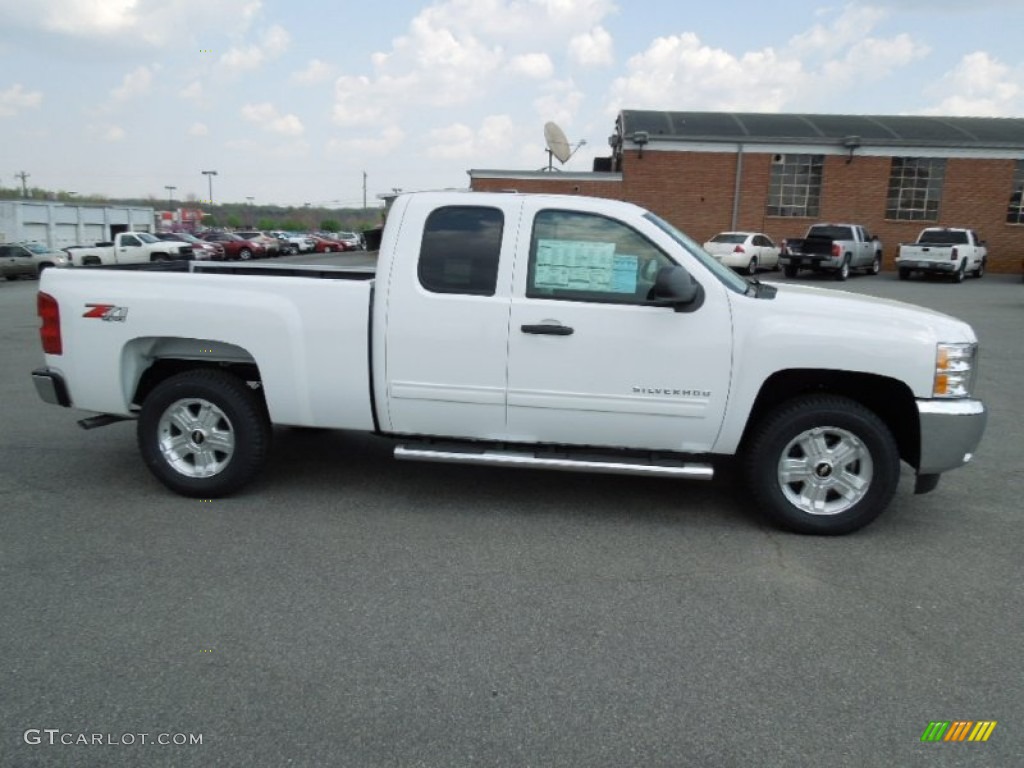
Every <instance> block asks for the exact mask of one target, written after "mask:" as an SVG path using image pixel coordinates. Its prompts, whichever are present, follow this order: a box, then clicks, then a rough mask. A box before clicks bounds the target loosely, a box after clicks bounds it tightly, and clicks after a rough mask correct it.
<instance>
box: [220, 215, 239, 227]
mask: <svg viewBox="0 0 1024 768" xmlns="http://www.w3.org/2000/svg"><path fill="white" fill-rule="evenodd" d="M224 221H225V222H226V223H227V225H228V226H229V227H231V228H232V229H241V227H242V217H241V216H239V215H238V214H235V213H231V214H228V217H227V218H226V219H225V220H224Z"/></svg>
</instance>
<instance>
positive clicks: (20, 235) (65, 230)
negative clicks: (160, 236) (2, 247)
mask: <svg viewBox="0 0 1024 768" xmlns="http://www.w3.org/2000/svg"><path fill="white" fill-rule="evenodd" d="M154 213H155V212H154V209H153V208H131V207H124V206H98V205H67V204H65V203H55V202H48V201H43V200H39V201H36V200H0V242H8V243H12V242H17V241H20V240H34V241H38V242H41V243H46V244H47V245H48V246H49V247H50V248H55V249H59V248H67V247H68V246H69V245H92V244H93V243H96V242H100V241H105V240H111V239H113V237H114V235H115V234H117V233H118V232H125V231H128V230H132V231H136V232H152V231H153V228H154Z"/></svg>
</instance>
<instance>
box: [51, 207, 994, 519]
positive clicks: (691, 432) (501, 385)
mask: <svg viewBox="0 0 1024 768" xmlns="http://www.w3.org/2000/svg"><path fill="white" fill-rule="evenodd" d="M38 312H39V315H40V318H41V322H42V324H41V329H40V336H41V341H42V347H43V353H44V355H45V367H42V368H39V369H37V370H36V371H34V372H33V379H34V382H35V385H36V388H37V390H38V392H39V394H40V396H41V397H42V398H43V399H44V400H45V401H47V402H50V403H55V404H59V405H62V406H66V407H74V408H77V409H82V410H86V411H92V412H95V413H96V414H97V415H95V416H91V417H88V418H85V419H83V420H82V422H80V423H81V424H82V426H85V427H92V426H99V425H102V424H106V423H110V422H112V421H117V420H122V419H134V420H136V432H137V439H138V444H139V449H140V452H141V454H142V458H143V460H144V462H145V464H146V465H147V466H148V468H149V469H150V470H151V471H152V473H153V474H154V475H155V476H156V478H157V479H158V480H160V481H161V482H162V483H163V484H164V485H166V486H167V487H168V488H170V489H171V490H173V491H175V492H177V493H180V494H183V495H186V496H193V497H201V498H211V497H215V496H221V495H224V494H228V493H231V492H234V491H236V490H238V489H240V488H241V487H242V486H243V485H245V484H246V483H247V482H249V481H250V480H252V479H253V478H254V477H255V476H256V475H257V474H260V473H262V472H264V468H265V466H266V464H267V462H268V459H269V457H271V455H272V454H271V453H270V444H271V438H272V435H273V425H295V426H302V427H321V428H335V429H348V430H364V431H367V432H373V433H376V434H379V435H382V436H385V437H388V438H390V439H391V440H393V442H394V446H395V448H394V453H395V456H396V458H399V459H410V460H423V461H440V462H456V463H464V464H484V465H492V466H501V467H533V468H543V469H558V470H570V471H578V472H610V473H622V474H632V475H644V476H660V477H672V478H694V479H710V478H711V477H712V476H713V474H714V471H715V468H716V465H717V464H720V463H721V461H720V460H726V459H728V458H730V457H733V456H738V457H740V458H741V462H740V464H739V466H742V467H743V468H744V472H745V478H746V482H747V484H748V485H749V489H750V491H751V493H752V495H753V497H754V499H755V500H756V502H757V504H758V506H759V508H760V509H761V511H762V512H763V513H764V514H766V515H767V516H768V517H769V518H770V519H771V520H773V521H774V522H775V523H776V524H779V525H781V526H783V527H787V528H789V529H791V530H795V531H800V532H807V533H820V534H839V533H847V532H850V531H853V530H856V529H858V528H860V527H862V526H864V525H866V524H867V523H869V522H870V521H871V520H873V519H874V518H875V517H876V516H877V515H878V514H879V513H881V512H882V511H883V510H884V509H885V507H886V506H887V505H888V504H889V502H890V500H891V498H892V496H893V494H894V493H895V491H896V488H897V481H898V478H899V476H900V471H901V460H902V461H903V462H905V463H906V464H907V465H908V466H909V467H911V468H912V469H913V471H914V472H915V473H916V476H917V477H916V485H915V491H916V492H918V493H924V492H927V491H930V490H933V489H934V488H935V486H936V485H937V483H938V479H939V476H940V474H941V473H943V472H946V471H948V470H951V469H954V468H956V467H959V466H961V465H963V464H965V463H967V462H968V461H970V460H971V458H972V455H973V453H974V451H975V449H976V447H977V445H978V444H979V441H980V439H981V436H982V432H983V430H984V426H985V421H986V411H985V408H984V406H983V404H982V403H981V402H980V401H979V400H977V399H975V397H974V396H973V389H974V381H975V377H976V374H977V339H976V337H975V334H974V332H973V330H972V329H971V328H970V326H968V325H967V324H966V323H963V322H961V321H959V320H956V319H954V318H951V317H948V316H946V315H943V314H940V313H938V312H933V311H929V310H925V309H921V308H917V307H913V306H910V305H907V304H902V303H898V302H894V301H888V300H882V299H874V298H864V297H860V296H855V295H851V294H848V293H843V292H838V291H831V290H825V289H820V288H812V287H806V286H795V285H771V284H763V283H759V282H756V281H748V280H745V279H743V278H741V277H739V276H738V275H736V274H734V273H733V272H732V271H731V270H729V269H728V268H727V267H724V266H722V265H720V264H719V263H718V262H717V261H716V260H715V259H714V258H713V257H711V256H710V255H709V254H707V253H706V252H704V251H703V250H702V249H701V247H700V246H699V245H698V244H696V243H695V242H694V241H693V240H691V239H690V238H689V237H687V236H686V235H684V234H683V233H682V232H680V231H678V230H677V229H676V228H675V227H673V226H672V225H670V224H669V223H667V222H666V221H664V220H663V219H661V218H659V217H658V216H656V215H655V214H653V213H650V212H648V211H646V210H644V209H642V208H639V207H637V206H635V205H632V204H629V203H624V202H621V201H615V200H604V199H593V198H586V197H578V196H553V195H521V194H511V193H510V194H501V193H494V194H488V193H477V192H422V193H412V194H405V195H400V196H399V197H398V198H397V199H396V200H395V201H394V203H393V205H392V208H391V210H390V213H389V216H388V219H387V224H386V225H385V227H384V230H383V238H382V241H381V244H380V251H379V254H378V256H377V261H376V265H375V267H365V268H355V267H347V268H346V267H342V266H330V265H323V264H318V265H315V266H313V265H308V266H302V265H294V264H288V265H286V264H280V263H276V264H269V263H265V264H217V263H212V262H193V263H192V264H191V267H190V271H189V272H150V271H136V272H118V273H113V272H109V271H107V270H104V269H90V270H83V269H69V270H47V271H46V272H44V273H43V276H42V282H41V285H40V292H39V297H38ZM809 321H810V322H809ZM837 326H838V327H841V328H843V329H844V332H843V338H842V343H841V344H837V343H836V337H835V334H834V333H833V332H832V330H831V329H832V328H834V327H837ZM680 499H681V503H683V504H685V496H681V497H680Z"/></svg>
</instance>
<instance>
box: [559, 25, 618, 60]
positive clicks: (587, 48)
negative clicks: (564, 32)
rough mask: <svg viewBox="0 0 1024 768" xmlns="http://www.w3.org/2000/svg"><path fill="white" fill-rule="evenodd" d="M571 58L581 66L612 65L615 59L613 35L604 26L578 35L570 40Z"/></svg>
mask: <svg viewBox="0 0 1024 768" xmlns="http://www.w3.org/2000/svg"><path fill="white" fill-rule="evenodd" d="M569 58H570V59H571V60H572V61H573V62H575V63H576V64H579V65H580V66H581V67H601V66H609V65H611V64H612V62H613V61H614V54H613V52H612V36H611V35H610V34H608V31H607V30H606V29H605V28H604V27H594V28H593V29H592V30H590V31H589V32H584V33H582V34H579V35H576V36H575V37H573V38H572V39H571V40H569Z"/></svg>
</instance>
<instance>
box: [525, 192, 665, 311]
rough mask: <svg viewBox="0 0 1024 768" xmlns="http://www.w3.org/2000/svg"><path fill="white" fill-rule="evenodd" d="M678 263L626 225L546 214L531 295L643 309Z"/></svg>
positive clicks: (540, 222) (534, 248) (533, 253)
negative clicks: (661, 276) (664, 273)
mask: <svg viewBox="0 0 1024 768" xmlns="http://www.w3.org/2000/svg"><path fill="white" fill-rule="evenodd" d="M673 263H674V262H673V261H672V260H671V259H670V258H669V257H668V256H666V255H665V254H664V253H663V252H662V251H661V250H660V249H659V248H658V247H657V246H655V245H654V244H653V243H651V242H650V241H649V240H647V238H645V237H643V236H642V235H641V234H639V233H638V232H636V231H635V230H634V229H631V228H630V227H628V226H626V225H625V224H623V223H622V222H619V221H615V220H614V219H609V218H607V217H605V216H600V215H596V214H589V213H580V212H576V211H557V210H548V211H541V212H540V213H538V214H537V217H536V218H535V219H534V224H533V239H532V241H531V244H530V264H529V270H528V273H527V285H526V295H527V296H529V297H530V298H535V299H563V300H567V301H594V302H605V303H615V304H643V303H644V302H645V301H646V300H647V295H648V293H649V292H650V290H651V288H652V287H653V286H654V281H655V279H656V278H657V275H658V271H659V270H660V269H661V268H662V267H668V266H672V265H673Z"/></svg>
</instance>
